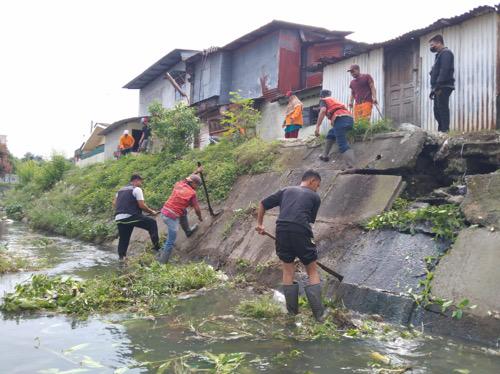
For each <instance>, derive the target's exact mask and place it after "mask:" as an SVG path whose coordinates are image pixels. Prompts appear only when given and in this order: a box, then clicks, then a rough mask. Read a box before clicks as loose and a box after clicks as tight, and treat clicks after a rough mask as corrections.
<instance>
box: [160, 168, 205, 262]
mask: <svg viewBox="0 0 500 374" xmlns="http://www.w3.org/2000/svg"><path fill="white" fill-rule="evenodd" d="M201 171H203V169H202V168H201V167H199V168H198V169H196V172H195V173H194V174H191V175H190V176H189V177H187V178H186V179H183V180H181V181H179V182H177V183H176V184H175V185H174V188H173V190H172V193H171V195H170V197H169V198H168V199H167V201H166V202H165V205H163V208H162V210H161V218H162V219H163V222H165V225H167V235H168V236H167V240H166V241H165V245H164V247H163V251H162V253H161V255H160V257H159V259H158V261H159V262H160V263H162V264H166V263H167V262H168V260H169V258H170V255H171V254H172V249H173V248H174V244H175V241H176V239H177V231H178V229H179V224H180V226H181V227H182V229H183V230H184V232H185V233H186V236H187V237H188V238H189V237H190V236H191V235H193V233H194V232H195V230H196V229H197V228H198V224H195V225H194V226H192V227H190V226H189V222H188V218H187V208H188V207H190V206H191V207H193V209H194V211H195V213H196V215H197V216H198V219H199V220H200V222H201V221H203V217H202V216H201V209H200V204H199V203H198V198H197V197H196V189H197V188H198V186H199V185H200V184H201V178H200V177H199V176H198V175H197V173H199V172H201Z"/></svg>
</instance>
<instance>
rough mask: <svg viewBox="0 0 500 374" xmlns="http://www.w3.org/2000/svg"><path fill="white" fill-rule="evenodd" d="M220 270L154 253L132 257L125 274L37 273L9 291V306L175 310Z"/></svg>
mask: <svg viewBox="0 0 500 374" xmlns="http://www.w3.org/2000/svg"><path fill="white" fill-rule="evenodd" d="M219 283H220V281H219V274H218V273H217V272H216V271H215V270H214V269H213V268H212V267H211V266H209V265H207V264H204V263H191V264H186V265H167V266H164V265H160V264H158V262H157V261H155V259H154V256H153V255H151V254H143V255H142V256H139V257H137V258H136V259H134V260H131V262H130V263H129V265H128V266H127V268H126V269H125V270H124V272H123V273H122V274H108V275H102V276H98V277H95V278H92V279H88V280H85V281H79V280H75V279H72V278H63V277H61V276H56V277H49V276H47V275H44V274H37V275H33V276H32V278H31V281H30V282H28V283H24V284H19V285H17V286H16V289H15V292H13V293H9V294H7V295H6V296H5V297H4V303H3V304H2V305H1V308H2V309H3V310H4V311H7V312H19V311H23V310H50V311H57V312H62V313H68V314H73V315H76V316H79V317H87V316H88V315H90V314H93V313H106V312H111V311H122V312H123V311H127V310H128V311H134V312H139V313H141V312H142V313H155V314H165V313H169V312H170V311H171V310H172V309H173V307H174V306H175V296H176V295H178V294H179V293H181V292H186V291H191V290H197V289H200V288H203V287H212V286H215V285H217V284H219Z"/></svg>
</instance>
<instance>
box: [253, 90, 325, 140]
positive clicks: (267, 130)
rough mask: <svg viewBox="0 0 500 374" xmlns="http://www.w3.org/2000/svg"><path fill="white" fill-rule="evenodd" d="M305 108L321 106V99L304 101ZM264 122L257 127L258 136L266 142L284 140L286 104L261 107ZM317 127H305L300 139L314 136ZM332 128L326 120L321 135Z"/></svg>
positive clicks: (267, 103) (269, 104) (277, 103)
mask: <svg viewBox="0 0 500 374" xmlns="http://www.w3.org/2000/svg"><path fill="white" fill-rule="evenodd" d="M302 103H303V104H304V107H305V108H307V107H309V106H314V105H318V104H319V98H314V97H312V98H307V99H304V100H302ZM260 110H261V113H262V120H261V122H260V123H259V124H258V125H257V134H258V136H259V137H261V138H262V139H264V140H275V139H282V138H284V137H285V132H284V130H283V128H282V127H281V126H282V124H283V120H284V119H285V112H286V104H280V103H279V102H278V101H275V102H273V103H269V102H265V103H264V104H263V105H262V107H261V109H260ZM314 128H315V126H303V128H302V129H301V130H300V131H299V138H307V137H308V136H310V135H313V134H314ZM329 129H330V126H329V124H328V121H327V120H326V119H325V120H324V121H323V124H322V125H321V133H322V134H326V133H327V132H328V130H329Z"/></svg>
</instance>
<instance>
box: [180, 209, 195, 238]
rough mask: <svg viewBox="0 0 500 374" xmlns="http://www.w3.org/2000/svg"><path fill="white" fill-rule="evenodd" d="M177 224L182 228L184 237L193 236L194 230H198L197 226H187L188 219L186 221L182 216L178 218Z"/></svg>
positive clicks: (184, 216)
mask: <svg viewBox="0 0 500 374" xmlns="http://www.w3.org/2000/svg"><path fill="white" fill-rule="evenodd" d="M179 223H180V225H181V227H182V230H183V231H184V233H185V234H186V237H188V238H189V237H190V236H191V235H193V234H194V232H195V231H196V229H198V224H197V223H196V224H194V225H193V226H191V227H190V226H189V222H188V219H187V215H183V216H181V217H179Z"/></svg>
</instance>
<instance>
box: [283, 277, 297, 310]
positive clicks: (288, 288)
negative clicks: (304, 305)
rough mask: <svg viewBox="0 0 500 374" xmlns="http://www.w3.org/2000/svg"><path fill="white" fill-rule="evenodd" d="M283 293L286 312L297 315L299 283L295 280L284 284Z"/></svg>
mask: <svg viewBox="0 0 500 374" xmlns="http://www.w3.org/2000/svg"><path fill="white" fill-rule="evenodd" d="M283 293H284V294H285V300H286V310H288V314H292V315H297V314H298V313H299V284H298V283H297V282H294V283H293V284H287V285H285V284H284V285H283Z"/></svg>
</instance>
